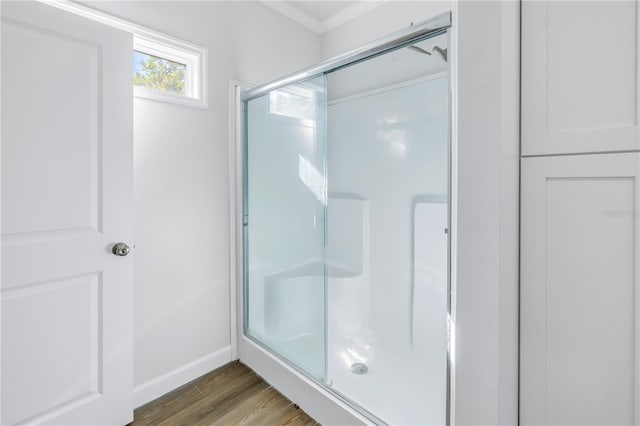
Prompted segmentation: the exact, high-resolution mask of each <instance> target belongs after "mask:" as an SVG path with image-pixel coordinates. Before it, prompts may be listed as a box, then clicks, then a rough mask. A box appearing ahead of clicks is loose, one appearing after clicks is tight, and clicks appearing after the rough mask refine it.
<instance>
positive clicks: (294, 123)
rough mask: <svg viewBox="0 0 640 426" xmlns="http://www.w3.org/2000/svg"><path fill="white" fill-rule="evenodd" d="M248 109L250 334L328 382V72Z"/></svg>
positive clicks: (246, 206)
mask: <svg viewBox="0 0 640 426" xmlns="http://www.w3.org/2000/svg"><path fill="white" fill-rule="evenodd" d="M245 108H246V109H245V126H246V127H245V131H246V141H247V143H246V145H245V165H244V167H245V182H244V183H245V200H244V209H245V211H244V226H245V274H246V276H245V291H244V294H245V316H246V317H245V331H246V333H247V334H248V335H249V336H250V337H252V338H254V339H256V340H258V341H260V342H262V343H264V344H266V345H267V346H269V347H271V348H272V349H274V350H275V351H276V352H278V353H280V354H281V355H282V356H284V357H285V358H286V359H287V360H288V361H289V362H291V363H292V364H294V365H295V366H297V367H299V368H301V369H303V370H304V371H306V372H308V373H310V374H311V375H313V376H315V377H316V378H319V379H323V378H324V377H325V363H326V361H325V356H324V354H325V352H326V330H325V318H326V315H325V307H326V304H325V293H326V283H325V259H324V253H325V208H326V174H325V164H326V161H325V160H326V136H325V133H326V79H325V76H324V75H322V76H319V77H316V78H312V79H309V80H306V81H302V82H299V83H296V84H292V85H289V86H287V87H283V88H280V89H278V90H275V91H272V92H270V93H268V94H266V95H264V96H261V97H259V98H255V99H252V100H250V101H248V102H247V103H246V106H245Z"/></svg>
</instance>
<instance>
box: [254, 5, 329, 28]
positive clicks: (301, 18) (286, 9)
mask: <svg viewBox="0 0 640 426" xmlns="http://www.w3.org/2000/svg"><path fill="white" fill-rule="evenodd" d="M262 4H264V5H265V6H267V7H270V8H271V9H273V10H275V11H278V12H280V13H282V14H283V15H284V16H286V17H288V18H291V19H293V20H294V21H296V22H297V23H298V24H300V25H302V26H303V27H306V28H308V29H310V30H311V31H313V32H316V33H318V34H320V33H321V32H322V31H321V23H320V21H318V20H317V19H315V18H313V17H311V16H309V15H307V14H306V13H304V12H303V11H301V10H299V9H296V8H295V7H293V6H289V5H288V4H286V3H284V2H282V1H279V0H275V1H274V0H262Z"/></svg>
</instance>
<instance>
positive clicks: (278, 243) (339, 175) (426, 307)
mask: <svg viewBox="0 0 640 426" xmlns="http://www.w3.org/2000/svg"><path fill="white" fill-rule="evenodd" d="M449 22H450V21H449ZM443 25H444V26H440V27H436V29H435V30H433V31H432V32H431V33H429V35H428V36H423V37H417V38H415V39H410V41H407V40H408V39H407V38H406V37H405V38H401V40H403V41H402V42H401V43H400V44H399V45H398V46H396V47H393V48H387V49H386V50H384V51H383V52H381V53H379V54H371V55H370V56H368V57H366V59H365V58H359V59H358V60H354V61H353V62H349V63H341V64H340V65H339V66H336V67H335V68H332V69H328V68H327V69H324V70H323V71H322V72H320V73H318V74H317V75H316V76H315V77H313V78H308V79H306V80H301V81H298V82H296V83H293V84H289V85H286V86H281V85H277V88H275V89H273V90H270V91H269V89H267V88H269V87H270V86H267V88H265V89H262V91H258V92H256V93H258V94H249V95H246V98H245V99H246V100H245V103H244V107H245V131H246V135H245V146H244V155H245V163H244V185H245V188H244V238H245V241H244V256H245V257H244V273H245V277H244V278H245V280H244V285H245V288H244V313H245V321H244V326H245V334H246V335H247V336H248V337H250V338H251V339H253V340H254V341H256V342H258V343H260V344H261V345H262V346H264V347H266V348H267V349H269V351H270V352H272V353H275V354H276V355H278V356H280V357H281V358H283V359H284V360H285V361H287V362H288V363H289V364H290V365H293V366H294V367H296V368H297V369H298V370H299V371H301V372H302V373H304V374H306V375H307V376H309V377H311V378H313V379H315V381H316V382H317V383H319V384H321V385H322V387H323V389H324V390H326V391H327V392H330V393H331V394H333V395H334V396H336V397H338V398H340V399H341V400H343V401H346V402H348V403H349V404H351V405H352V406H353V407H355V408H356V409H358V410H359V411H360V412H361V413H362V414H364V415H365V416H367V417H368V418H370V419H371V420H372V421H373V422H376V423H389V424H421V425H423V424H425V425H426V424H439V425H441V424H446V423H447V422H448V418H447V409H448V395H449V361H450V360H449V358H448V356H449V340H448V339H449V314H448V312H449V300H450V295H449V235H450V234H451V233H450V221H449V217H450V213H449V206H450V202H449V201H450V178H449V177H450V152H451V151H450V110H451V108H450V104H449V99H450V91H449V87H450V84H449V58H448V52H449V38H448V32H447V31H446V28H447V27H446V25H447V23H446V21H445V23H444V24H443ZM305 76H306V75H305ZM287 81H290V80H287Z"/></svg>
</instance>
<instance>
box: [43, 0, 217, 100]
mask: <svg viewBox="0 0 640 426" xmlns="http://www.w3.org/2000/svg"><path fill="white" fill-rule="evenodd" d="M39 1H40V2H41V3H44V4H47V5H49V6H53V7H56V8H58V9H62V10H64V11H67V12H70V13H73V14H75V15H79V16H82V17H84V18H87V19H91V20H93V21H96V22H100V23H102V24H105V25H108V26H110V27H113V28H116V29H119V30H122V31H125V32H128V33H131V34H133V36H134V46H132V49H135V48H136V47H138V48H140V49H141V50H142V51H143V52H147V53H153V52H154V51H155V52H161V54H160V56H161V57H166V58H167V59H171V60H177V61H178V62H181V63H182V62H185V61H187V62H188V63H187V68H188V70H189V72H190V73H191V78H190V79H189V80H190V81H189V83H188V85H189V86H191V87H190V90H189V92H187V96H180V95H172V94H169V93H163V92H158V91H153V90H149V89H146V90H138V89H143V88H139V87H134V95H135V96H136V97H144V98H148V99H153V100H160V101H164V102H172V103H177V104H180V105H187V106H195V107H200V108H206V107H207V106H208V90H207V49H206V48H205V47H202V46H199V45H197V44H194V43H190V42H188V41H184V40H181V39H178V38H175V37H171V36H169V35H167V34H163V33H161V32H158V31H155V30H152V29H149V28H146V27H143V26H142V25H138V24H134V23H132V22H129V21H126V20H124V19H120V18H116V17H114V16H111V15H109V14H107V13H104V12H100V11H98V10H95V9H92V8H90V7H87V6H83V5H80V4H77V3H74V2H72V1H69V0H39ZM142 46H145V47H142ZM150 46H153V49H151V50H152V52H149V47H150ZM132 53H133V52H132Z"/></svg>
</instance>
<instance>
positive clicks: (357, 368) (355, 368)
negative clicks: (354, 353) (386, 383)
mask: <svg viewBox="0 0 640 426" xmlns="http://www.w3.org/2000/svg"><path fill="white" fill-rule="evenodd" d="M349 370H351V372H352V373H353V374H366V373H367V371H369V367H367V365H366V364H363V363H361V362H356V363H355V364H352V365H351V367H349Z"/></svg>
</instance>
